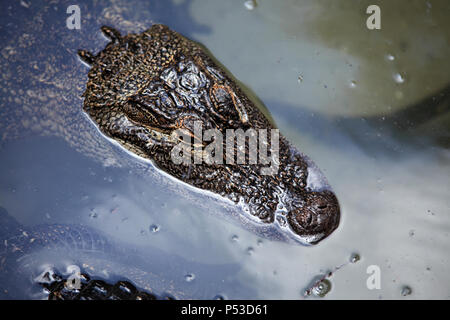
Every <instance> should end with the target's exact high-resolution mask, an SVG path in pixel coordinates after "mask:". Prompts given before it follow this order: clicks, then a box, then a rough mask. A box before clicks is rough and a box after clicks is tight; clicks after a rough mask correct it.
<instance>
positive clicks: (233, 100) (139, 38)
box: [79, 25, 340, 244]
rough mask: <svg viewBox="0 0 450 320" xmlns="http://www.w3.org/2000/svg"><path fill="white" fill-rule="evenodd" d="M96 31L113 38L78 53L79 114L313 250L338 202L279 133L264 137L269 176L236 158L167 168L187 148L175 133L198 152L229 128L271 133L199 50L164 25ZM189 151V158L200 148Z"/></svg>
mask: <svg viewBox="0 0 450 320" xmlns="http://www.w3.org/2000/svg"><path fill="white" fill-rule="evenodd" d="M102 31H103V33H104V34H105V35H106V36H107V37H108V38H109V39H110V40H111V42H110V43H109V44H108V45H107V46H106V48H105V49H104V50H102V51H101V52H99V53H98V54H96V55H94V54H92V53H90V52H88V51H85V50H80V51H79V56H80V57H81V59H82V60H83V61H84V62H86V63H88V64H89V65H90V66H91V69H90V71H89V74H88V83H87V87H86V91H85V93H84V99H85V100H84V107H83V109H84V111H85V112H86V113H87V114H88V115H89V117H90V118H91V119H92V120H93V121H94V122H95V123H96V125H97V126H98V127H99V129H100V131H101V132H103V133H104V134H105V135H106V136H108V137H110V138H112V139H113V140H115V141H116V142H118V143H119V144H121V145H122V146H123V147H125V148H126V149H127V150H128V151H130V152H132V153H133V154H136V155H137V156H139V157H141V158H145V159H147V160H150V161H152V163H154V164H155V165H156V166H157V167H158V168H159V169H161V170H163V171H164V172H166V173H168V174H169V175H171V176H173V177H175V178H177V179H179V180H181V181H183V182H185V183H187V184H189V185H192V186H194V187H196V188H199V189H202V190H207V191H211V192H213V193H214V194H217V195H220V196H222V197H223V198H225V199H228V200H231V201H232V202H234V203H235V204H239V205H240V206H241V207H242V209H243V210H242V215H245V216H246V217H247V218H248V221H250V223H254V224H255V225H260V226H262V228H264V227H265V226H269V225H270V226H272V227H273V228H272V229H273V230H275V229H277V230H278V233H279V234H283V235H284V236H283V237H278V238H283V239H284V240H286V239H289V240H291V239H293V240H296V241H297V242H300V243H303V244H315V243H318V242H319V241H320V240H322V239H324V238H325V237H327V236H328V235H329V234H331V233H332V232H333V230H335V229H336V228H337V226H338V224H339V218H340V209H339V204H338V201H337V198H336V196H335V195H334V193H333V192H332V191H331V188H330V186H329V185H328V182H327V180H326V179H325V177H324V176H323V174H322V173H321V172H320V170H319V169H318V168H317V166H315V165H314V163H313V162H312V161H311V160H310V159H309V158H308V157H306V156H305V155H304V154H302V153H301V152H299V151H298V150H297V149H295V147H293V146H292V145H291V144H290V143H289V142H288V141H287V140H286V139H285V138H284V137H283V136H281V135H279V137H277V138H276V140H277V141H274V138H273V137H272V138H271V139H270V144H271V146H270V148H269V149H270V150H271V153H270V155H271V156H273V154H274V153H273V150H274V149H273V148H272V146H274V145H275V143H278V153H277V159H276V161H277V162H276V165H277V166H278V170H277V171H275V173H273V174H263V173H262V170H263V169H264V168H266V167H267V164H261V163H243V164H237V163H236V162H234V160H236V158H235V157H236V156H237V153H236V154H235V155H233V161H232V162H234V163H229V162H224V163H217V162H209V163H208V162H207V161H203V162H201V163H195V162H194V161H193V162H192V163H185V162H183V163H176V162H175V161H173V158H172V156H173V155H172V151H173V149H174V147H176V146H178V145H179V144H180V143H182V142H185V140H182V139H181V137H180V133H179V132H180V130H181V131H182V132H184V133H186V134H187V136H188V137H189V139H191V140H190V142H191V143H193V145H194V146H199V147H200V150H202V148H204V147H205V146H206V144H205V143H204V142H203V139H202V134H203V133H204V132H206V130H208V129H215V130H217V131H218V132H220V133H221V134H223V137H225V136H226V133H227V130H228V129H232V130H239V129H240V130H242V132H244V131H247V130H248V129H254V130H261V129H263V130H267V131H269V132H270V130H272V129H275V127H274V125H272V123H271V122H270V121H269V120H268V119H267V117H266V116H265V115H264V114H263V113H262V111H261V110H260V109H259V108H258V107H257V106H256V103H255V102H254V101H252V100H251V99H250V98H249V96H248V95H247V94H246V93H245V92H244V91H243V89H242V88H241V87H240V86H239V85H238V84H237V81H236V80H234V79H233V77H232V75H231V74H229V73H228V72H227V71H225V70H224V68H223V67H221V66H220V65H219V63H218V62H216V61H215V60H214V58H212V56H211V55H210V54H209V53H208V51H207V50H206V49H205V48H203V47H202V46H201V45H199V44H197V43H195V42H193V41H191V40H189V39H187V38H185V37H183V36H182V35H180V34H178V33H177V32H175V31H172V30H170V29H169V28H168V27H167V26H164V25H153V26H152V27H151V28H150V29H148V30H146V31H144V32H143V33H141V34H130V35H127V36H121V35H120V33H119V32H118V31H117V30H115V29H112V28H109V27H102ZM197 124H200V126H201V128H202V129H201V131H200V132H199V131H196V128H195V126H196V125H197ZM268 141H269V140H267V141H266V145H268V144H269V142H268ZM225 148H226V146H224V147H223V149H225ZM245 148H246V152H249V148H250V142H249V143H248V144H247V145H245ZM191 150H192V151H190V152H191V154H190V157H192V158H191V159H195V156H196V152H197V151H196V150H198V149H196V148H193V149H191ZM200 152H204V151H200ZM258 152H260V149H259V148H258ZM259 156H260V157H261V155H259ZM259 159H261V158H259ZM272 159H273V157H272Z"/></svg>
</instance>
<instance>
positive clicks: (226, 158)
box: [171, 121, 280, 175]
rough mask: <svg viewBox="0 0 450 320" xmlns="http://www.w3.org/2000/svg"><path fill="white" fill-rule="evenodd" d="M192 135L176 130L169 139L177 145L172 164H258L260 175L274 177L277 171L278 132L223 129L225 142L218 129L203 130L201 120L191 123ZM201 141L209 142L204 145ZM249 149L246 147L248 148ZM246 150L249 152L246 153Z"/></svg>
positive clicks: (182, 130) (184, 130) (251, 129)
mask: <svg viewBox="0 0 450 320" xmlns="http://www.w3.org/2000/svg"><path fill="white" fill-rule="evenodd" d="M193 131H194V132H193V134H192V132H191V131H188V130H186V129H177V130H175V131H174V132H173V133H172V137H173V138H174V139H176V140H177V141H178V143H177V144H176V145H175V146H174V147H173V148H172V150H171V159H172V161H173V163H175V164H184V165H190V164H201V163H206V164H219V165H220V164H223V163H224V162H225V163H226V164H230V165H233V164H254V165H256V164H258V165H263V166H266V167H261V171H260V173H261V174H262V175H274V174H276V173H277V172H278V168H279V164H280V163H279V139H280V133H279V130H278V129H270V142H269V139H268V138H269V136H268V134H269V132H268V130H267V129H253V128H249V129H247V130H246V131H244V130H243V129H226V130H225V143H224V136H223V134H222V132H221V131H220V130H218V129H207V130H203V124H202V122H201V121H195V122H194V130H193ZM204 142H209V144H207V145H205V144H204ZM247 146H248V148H247ZM247 151H248V152H247Z"/></svg>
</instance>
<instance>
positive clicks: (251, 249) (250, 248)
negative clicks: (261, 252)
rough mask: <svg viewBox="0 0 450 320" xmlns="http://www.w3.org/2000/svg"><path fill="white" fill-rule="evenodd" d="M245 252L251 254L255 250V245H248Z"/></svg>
mask: <svg viewBox="0 0 450 320" xmlns="http://www.w3.org/2000/svg"><path fill="white" fill-rule="evenodd" d="M245 252H246V253H247V254H248V255H249V256H251V255H252V254H253V252H255V249H254V248H253V247H248V248H247V250H245Z"/></svg>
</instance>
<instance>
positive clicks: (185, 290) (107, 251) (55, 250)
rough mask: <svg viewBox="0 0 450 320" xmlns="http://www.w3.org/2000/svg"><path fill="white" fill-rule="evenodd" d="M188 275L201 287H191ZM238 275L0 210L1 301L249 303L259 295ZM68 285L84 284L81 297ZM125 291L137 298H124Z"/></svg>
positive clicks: (229, 267)
mask: <svg viewBox="0 0 450 320" xmlns="http://www.w3.org/2000/svg"><path fill="white" fill-rule="evenodd" d="M76 269H78V271H77V272H78V274H77V273H76V272H74V271H76ZM186 270H189V272H192V273H193V274H195V275H196V279H195V281H190V282H187V281H186V280H185V275H186V273H185V272H186ZM238 270H239V269H238V267H237V265H235V264H204V263H199V262H194V261H190V260H186V259H184V258H183V257H180V256H177V255H173V254H169V253H166V252H164V251H162V250H160V249H158V248H156V247H153V246H149V245H146V246H143V247H141V246H138V245H133V246H130V245H129V244H126V243H123V242H122V241H119V240H117V239H115V238H112V237H111V236H109V235H107V234H105V233H103V232H101V231H100V230H97V229H96V228H92V227H89V226H86V225H81V224H41V225H37V226H32V227H26V226H23V225H21V224H19V223H18V222H17V221H16V220H15V219H14V218H13V217H12V216H10V215H9V214H8V212H7V211H6V210H5V209H4V208H2V207H0V300H3V299H30V298H31V299H47V298H50V299H149V298H152V297H154V298H157V299H169V298H175V299H211V298H213V297H214V296H216V295H218V294H235V290H237V291H238V292H239V294H243V296H244V297H248V296H250V297H251V296H252V295H254V294H255V292H253V291H252V290H251V289H249V288H247V287H246V286H245V285H244V284H241V283H239V282H238V280H237V279H232V276H233V275H235V274H236V273H237V272H238ZM217 274H222V275H223V278H222V277H219V278H217ZM64 279H65V280H64ZM68 279H79V280H80V285H81V289H80V290H78V291H77V290H69V289H70V288H69V289H67V288H65V289H64V288H63V286H64V283H65V282H66V280H68ZM223 279H227V280H225V281H224V280H223ZM42 287H44V288H46V289H47V290H46V291H42ZM122 287H125V289H124V291H130V290H131V291H130V292H128V294H125V293H124V292H122V291H123V290H121V288H122ZM101 288H103V290H106V291H105V292H101V291H98V289H101ZM133 288H134V289H133ZM72 289H77V288H72ZM94 291H96V292H94ZM149 295H150V296H149ZM238 296H240V295H238Z"/></svg>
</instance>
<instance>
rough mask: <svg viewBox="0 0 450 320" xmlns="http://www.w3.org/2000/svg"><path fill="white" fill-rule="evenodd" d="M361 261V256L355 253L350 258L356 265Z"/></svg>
mask: <svg viewBox="0 0 450 320" xmlns="http://www.w3.org/2000/svg"><path fill="white" fill-rule="evenodd" d="M359 260H361V256H360V255H359V254H358V253H353V254H352V255H351V256H350V262H351V263H356V262H358V261H359Z"/></svg>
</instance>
